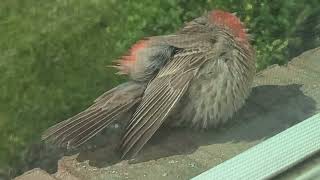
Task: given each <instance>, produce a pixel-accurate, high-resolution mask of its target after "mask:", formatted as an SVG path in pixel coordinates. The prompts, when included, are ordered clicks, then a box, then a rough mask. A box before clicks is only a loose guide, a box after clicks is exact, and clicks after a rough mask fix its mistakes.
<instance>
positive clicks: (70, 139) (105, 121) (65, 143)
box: [42, 82, 145, 148]
mask: <svg viewBox="0 0 320 180" xmlns="http://www.w3.org/2000/svg"><path fill="white" fill-rule="evenodd" d="M144 90H145V85H144V84H141V83H136V82H128V83H125V84H122V85H119V86H117V87H116V88H113V89H111V90H109V91H108V92H106V93H104V94H103V95H101V96H100V97H98V98H97V99H96V100H95V101H94V104H93V105H92V106H90V107H89V108H88V109H86V110H84V111H82V112H80V113H78V114H77V115H75V116H73V117H71V118H69V119H67V120H65V121H62V122H60V123H58V124H56V125H54V126H52V127H50V128H49V129H47V130H46V131H45V132H44V133H43V135H42V139H43V140H45V141H48V142H51V143H54V144H56V145H58V146H61V147H67V148H76V147H78V146H80V145H82V144H83V143H85V142H86V141H88V140H89V139H91V138H92V137H93V136H95V135H96V134H98V133H99V132H100V131H102V130H103V129H104V128H106V127H107V126H108V125H110V124H111V123H112V122H114V121H115V120H117V119H119V117H120V116H121V115H123V114H125V113H127V112H128V111H129V110H130V109H131V108H133V107H134V105H136V104H137V103H139V102H140V101H141V96H142V95H143V92H144Z"/></svg>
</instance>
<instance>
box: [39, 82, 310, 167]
mask: <svg viewBox="0 0 320 180" xmlns="http://www.w3.org/2000/svg"><path fill="white" fill-rule="evenodd" d="M301 86H302V85H298V84H292V85H283V86H279V85H262V86H257V87H254V88H253V90H252V93H251V95H250V97H249V98H248V99H247V101H246V104H245V106H243V107H242V108H241V109H240V111H239V112H237V113H236V114H235V115H234V117H233V119H232V120H230V121H229V122H228V123H227V124H225V125H223V126H222V127H220V128H213V129H209V130H207V131H201V132H199V131H196V130H190V129H186V128H185V129H183V128H162V129H160V130H159V131H158V132H157V133H156V134H155V135H154V136H153V138H152V139H151V140H150V141H149V142H148V143H147V144H146V145H145V146H144V148H143V149H142V151H141V152H140V153H139V154H138V156H137V157H136V158H135V159H136V160H135V161H132V163H139V162H144V161H149V160H154V159H158V158H162V157H168V156H172V155H182V154H190V153H192V152H194V151H195V150H197V148H199V147H200V146H204V145H210V144H219V143H220V144H221V143H230V142H239V141H247V142H250V141H255V140H262V139H265V138H268V137H271V136H273V135H275V134H277V133H279V132H281V131H283V130H285V129H287V128H289V127H291V126H293V125H294V124H296V123H298V122H300V121H302V120H304V119H307V118H308V117H310V116H312V115H313V114H314V112H315V110H316V102H315V101H314V100H313V99H312V98H311V97H308V96H306V95H304V94H303V92H302V91H301V90H300V88H301ZM118 129H119V130H118V131H117V130H111V131H110V129H107V130H106V131H105V132H104V133H102V134H101V135H98V136H97V137H96V138H93V140H91V141H90V142H88V143H87V144H86V146H85V147H84V148H82V149H80V150H76V151H73V152H63V151H52V150H51V151H50V152H47V153H45V154H49V158H46V157H47V156H42V158H39V159H40V161H37V163H36V164H35V165H34V166H35V167H41V168H42V169H45V170H47V171H48V172H51V173H53V172H55V171H56V169H57V161H58V160H59V159H60V158H61V157H62V156H64V155H72V154H76V153H79V152H80V153H79V155H78V157H77V160H78V161H80V162H82V161H87V160H88V161H89V164H90V165H91V166H95V167H98V168H100V167H107V166H111V165H113V164H115V163H118V162H120V161H121V160H120V154H118V153H117V146H118V144H119V140H120V138H121V130H120V129H121V128H118Z"/></svg>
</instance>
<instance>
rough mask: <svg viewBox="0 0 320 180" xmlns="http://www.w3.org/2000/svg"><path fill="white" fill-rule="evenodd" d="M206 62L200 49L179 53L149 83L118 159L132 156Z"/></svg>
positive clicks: (148, 137)
mask: <svg viewBox="0 0 320 180" xmlns="http://www.w3.org/2000/svg"><path fill="white" fill-rule="evenodd" d="M207 59H208V57H207V56H206V53H204V52H203V49H202V50H201V49H200V48H189V49H183V50H181V51H180V52H177V53H176V54H175V55H174V56H173V57H172V59H171V60H170V61H169V62H168V63H167V64H166V65H165V66H164V67H163V68H162V69H161V70H160V71H159V73H158V74H157V76H156V77H155V78H154V79H153V80H152V81H151V82H150V83H149V85H148V87H147V89H146V91H145V93H144V96H143V97H142V101H141V104H140V105H139V106H138V108H137V110H136V112H135V113H134V115H133V117H132V119H131V121H130V123H129V124H128V127H127V131H126V133H125V134H124V136H123V139H122V143H121V145H120V150H121V151H122V158H124V157H127V156H135V155H136V154H137V153H138V152H139V151H140V150H141V148H142V147H143V146H144V144H145V143H146V142H147V141H148V140H149V139H150V138H151V137H152V135H153V134H154V133H155V132H156V131H157V129H158V128H159V127H160V126H161V125H162V123H163V122H164V120H165V119H166V118H167V116H168V115H169V113H170V111H171V110H172V109H173V108H174V107H175V106H176V104H177V102H178V101H179V100H180V98H181V97H182V96H183V95H184V93H185V92H186V90H187V88H188V86H189V83H190V81H191V80H192V78H193V77H194V76H195V75H196V74H197V71H198V69H199V67H200V66H201V65H202V64H203V63H204V62H205V61H206V60H207Z"/></svg>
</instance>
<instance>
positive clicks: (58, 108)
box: [0, 0, 320, 168]
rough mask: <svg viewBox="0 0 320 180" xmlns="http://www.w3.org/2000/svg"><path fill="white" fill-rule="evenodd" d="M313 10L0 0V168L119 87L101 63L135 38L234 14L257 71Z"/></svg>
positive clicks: (315, 3)
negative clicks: (249, 39)
mask: <svg viewBox="0 0 320 180" xmlns="http://www.w3.org/2000/svg"><path fill="white" fill-rule="evenodd" d="M319 6H320V2H319V0H283V1H272V0H260V1H256V0H243V1H238V0H140V1H131V0H130V1H129V0H128V1H116V0H86V1H79V0H41V1H39V0H2V1H1V6H0V75H1V76H0V84H1V86H0V142H1V143H0V163H1V164H0V167H14V168H17V167H19V166H18V164H21V162H23V161H25V159H26V157H25V154H26V152H27V149H28V145H29V144H30V143H32V142H37V141H39V139H40V138H39V137H40V134H41V132H42V131H43V130H44V129H46V128H47V127H49V126H50V125H53V124H54V123H57V122H58V121H61V120H63V119H65V118H67V117H69V116H71V115H73V114H74V113H76V112H78V111H80V110H81V109H83V108H85V107H86V106H88V105H89V104H90V103H91V102H92V100H94V99H95V97H97V96H98V95H99V94H101V93H102V92H104V91H106V90H107V89H109V88H111V87H113V86H115V85H116V84H118V83H119V82H121V81H122V80H123V78H121V77H117V76H115V75H114V74H113V73H114V72H115V71H114V70H113V69H110V68H106V65H108V64H110V63H111V61H112V60H113V59H115V58H117V57H119V56H120V55H121V54H123V53H124V52H125V51H126V49H128V48H129V47H130V45H131V44H132V43H134V42H135V41H137V40H138V39H140V38H142V37H144V36H151V35H161V34H169V33H172V32H174V31H175V30H177V29H178V28H179V27H180V26H181V25H182V24H183V22H184V21H188V20H191V19H192V18H194V17H197V16H200V15H202V14H203V13H204V11H205V10H211V9H224V10H228V11H231V12H237V13H238V15H239V17H241V19H242V20H243V21H244V22H245V24H246V25H247V27H248V28H249V29H250V33H251V34H252V35H253V36H254V41H253V44H254V46H255V48H256V50H257V61H258V62H257V68H258V69H263V68H265V67H266V66H268V65H270V64H274V63H278V64H283V63H285V62H286V61H287V60H288V56H289V51H288V48H287V47H288V46H289V44H290V43H291V42H297V41H298V40H296V39H295V40H294V41H292V39H294V38H296V37H295V32H296V30H297V28H298V27H299V26H300V24H301V22H302V21H303V20H304V19H305V18H306V17H307V16H309V15H310V14H312V13H313V12H315V11H316V10H317V8H318V9H319ZM300 29H301V26H300ZM302 29H303V27H302Z"/></svg>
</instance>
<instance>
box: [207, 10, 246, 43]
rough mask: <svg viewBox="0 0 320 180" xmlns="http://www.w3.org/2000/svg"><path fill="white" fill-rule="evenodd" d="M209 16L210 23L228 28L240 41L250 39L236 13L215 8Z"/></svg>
mask: <svg viewBox="0 0 320 180" xmlns="http://www.w3.org/2000/svg"><path fill="white" fill-rule="evenodd" d="M207 16H208V17H207V21H208V23H209V24H211V25H214V26H218V27H221V28H226V29H228V30H229V31H230V32H231V33H232V34H233V35H234V36H235V37H236V38H237V39H238V40H239V41H248V35H247V33H246V28H245V26H244V25H243V23H242V22H241V21H240V19H239V18H238V17H237V16H236V15H235V14H233V13H229V12H226V11H222V10H213V11H210V12H209V13H208V14H207Z"/></svg>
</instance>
